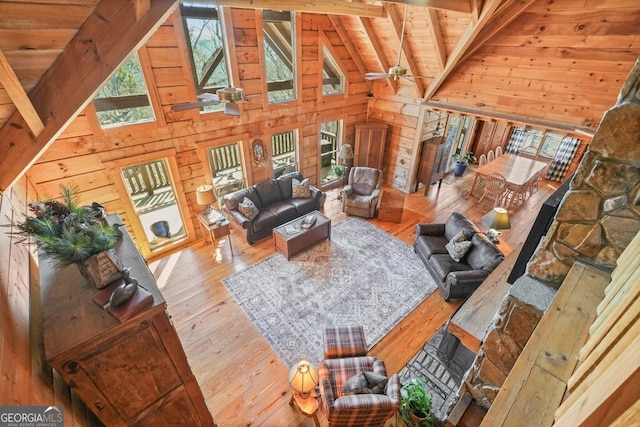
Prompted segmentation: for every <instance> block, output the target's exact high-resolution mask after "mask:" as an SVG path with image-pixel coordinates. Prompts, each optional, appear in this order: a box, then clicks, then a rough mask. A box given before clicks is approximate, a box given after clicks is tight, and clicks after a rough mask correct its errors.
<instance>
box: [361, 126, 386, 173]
mask: <svg viewBox="0 0 640 427" xmlns="http://www.w3.org/2000/svg"><path fill="white" fill-rule="evenodd" d="M355 127H356V140H355V148H354V159H353V165H354V166H368V167H370V168H375V169H380V170H382V164H383V161H384V148H385V143H386V139H387V127H388V126H387V125H386V124H385V123H379V122H371V123H356V124H355Z"/></svg>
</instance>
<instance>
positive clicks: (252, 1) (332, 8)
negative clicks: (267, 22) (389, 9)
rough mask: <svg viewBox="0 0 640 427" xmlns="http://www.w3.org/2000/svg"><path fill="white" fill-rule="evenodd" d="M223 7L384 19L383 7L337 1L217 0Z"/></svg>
mask: <svg viewBox="0 0 640 427" xmlns="http://www.w3.org/2000/svg"><path fill="white" fill-rule="evenodd" d="M217 1H218V3H219V4H220V5H221V6H231V7H239V8H245V9H274V10H295V11H298V12H308V13H325V14H327V15H352V16H362V17H367V18H384V17H385V16H386V13H385V11H384V9H383V7H382V6H377V5H374V4H368V3H356V2H354V3H352V2H346V1H335V0H217Z"/></svg>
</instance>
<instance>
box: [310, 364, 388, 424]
mask: <svg viewBox="0 0 640 427" xmlns="http://www.w3.org/2000/svg"><path fill="white" fill-rule="evenodd" d="M319 371H320V385H321V386H322V403H323V405H324V410H325V413H326V414H327V420H328V421H329V426H330V427H339V426H382V425H384V423H385V421H386V420H387V419H389V418H390V417H391V416H393V414H395V412H396V411H397V410H398V408H399V407H400V379H399V378H398V375H397V374H394V375H392V376H391V377H390V378H389V381H388V383H387V388H386V394H354V395H346V394H345V393H343V391H342V386H343V385H344V383H345V382H346V381H347V380H348V379H349V378H351V377H352V376H354V375H356V374H358V373H360V372H374V373H376V374H380V375H384V376H387V370H386V368H385V365H384V362H383V361H382V360H377V359H376V358H375V357H371V356H361V357H346V358H337V359H326V360H324V361H323V362H322V363H321V364H320V366H319Z"/></svg>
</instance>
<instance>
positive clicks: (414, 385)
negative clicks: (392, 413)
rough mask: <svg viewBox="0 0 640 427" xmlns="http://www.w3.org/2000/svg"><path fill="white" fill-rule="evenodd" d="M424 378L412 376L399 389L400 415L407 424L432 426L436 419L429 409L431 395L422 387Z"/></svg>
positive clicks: (424, 426) (436, 422) (434, 424)
mask: <svg viewBox="0 0 640 427" xmlns="http://www.w3.org/2000/svg"><path fill="white" fill-rule="evenodd" d="M424 386H425V380H424V378H413V379H411V380H409V382H407V383H406V384H404V385H403V386H402V388H401V389H400V395H401V397H402V402H401V403H400V416H401V417H402V420H403V421H404V422H405V424H406V425H407V426H420V427H432V426H437V425H438V420H437V419H436V417H435V415H433V412H432V411H431V406H432V404H433V402H432V399H431V395H429V394H428V393H427V391H426V390H425V388H424Z"/></svg>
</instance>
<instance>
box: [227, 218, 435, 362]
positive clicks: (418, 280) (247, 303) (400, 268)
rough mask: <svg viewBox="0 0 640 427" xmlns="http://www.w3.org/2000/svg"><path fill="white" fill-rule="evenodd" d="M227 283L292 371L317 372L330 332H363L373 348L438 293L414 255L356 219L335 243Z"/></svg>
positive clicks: (337, 230)
mask: <svg viewBox="0 0 640 427" xmlns="http://www.w3.org/2000/svg"><path fill="white" fill-rule="evenodd" d="M222 283H223V284H224V285H225V286H226V287H227V289H228V290H229V292H231V294H232V295H233V296H234V298H235V299H236V301H237V302H238V304H240V306H241V307H242V308H243V310H244V311H245V313H246V314H247V315H248V316H249V318H250V319H251V320H252V321H253V323H254V324H255V325H256V327H257V328H258V330H259V331H260V332H261V333H262V335H263V336H264V337H265V338H266V340H267V341H268V342H269V344H270V345H271V347H272V348H273V350H274V351H275V352H276V353H277V354H278V356H279V357H280V359H281V360H282V361H283V362H284V363H285V364H286V365H287V366H291V365H292V364H293V363H295V362H297V361H298V360H300V359H306V360H309V361H311V362H312V363H314V364H316V366H317V364H318V363H319V362H320V361H321V360H322V357H323V343H322V330H323V327H324V326H325V325H363V327H364V328H365V334H366V337H367V344H368V345H369V348H371V347H373V345H374V344H375V343H377V342H378V341H379V340H380V339H381V338H382V337H384V336H385V335H386V334H387V333H388V332H389V331H390V330H391V329H393V327H394V326H395V325H397V324H398V323H399V322H400V321H401V320H402V319H403V318H404V317H405V316H406V315H407V314H408V313H409V312H411V310H413V309H414V308H415V307H416V306H417V305H418V304H420V302H422V301H423V300H424V299H425V298H426V297H427V296H428V295H429V294H431V292H433V291H434V290H435V289H436V284H435V283H434V282H433V280H432V279H431V277H430V276H429V274H428V273H427V271H426V270H425V267H424V265H423V264H422V262H421V261H420V259H419V258H418V256H417V255H416V254H415V253H414V252H413V248H412V247H410V246H409V245H407V244H405V243H404V242H402V241H400V240H398V239H396V238H395V237H393V236H391V235H390V234H388V233H386V232H384V231H382V230H380V229H379V228H377V227H375V226H374V225H371V224H369V223H368V222H367V221H364V220H362V219H359V218H354V217H351V218H348V219H346V220H345V221H342V222H340V223H338V224H336V225H334V226H333V227H332V230H331V240H330V241H324V242H322V243H319V244H318V245H316V246H314V247H312V248H310V249H308V250H306V251H304V252H302V253H300V254H298V255H297V256H294V257H293V258H292V259H291V260H290V261H287V260H286V259H285V258H284V257H283V256H282V255H281V254H280V253H277V254H275V255H273V256H271V257H269V258H267V259H265V260H263V261H261V262H259V263H257V264H255V265H253V266H251V267H249V268H247V269H245V270H243V271H240V272H238V273H236V274H234V275H232V276H229V277H227V278H225V279H223V280H222Z"/></svg>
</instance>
